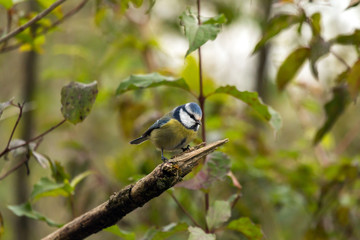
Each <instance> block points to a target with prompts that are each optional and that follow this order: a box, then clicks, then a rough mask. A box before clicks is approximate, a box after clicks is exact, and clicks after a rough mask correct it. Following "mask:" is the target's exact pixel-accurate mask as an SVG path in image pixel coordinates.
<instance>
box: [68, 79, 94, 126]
mask: <svg viewBox="0 0 360 240" xmlns="http://www.w3.org/2000/svg"><path fill="white" fill-rule="evenodd" d="M97 93H98V89H97V82H96V81H94V82H92V83H89V84H84V83H78V82H71V83H69V84H68V85H66V86H64V87H63V88H62V89H61V105H62V107H61V113H62V114H63V116H64V118H65V119H66V120H68V121H70V122H71V123H73V124H76V123H79V122H82V121H84V119H85V118H86V117H87V116H88V115H89V113H90V111H91V107H92V106H93V104H94V102H95V99H96V96H97Z"/></svg>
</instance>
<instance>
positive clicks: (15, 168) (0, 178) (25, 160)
mask: <svg viewBox="0 0 360 240" xmlns="http://www.w3.org/2000/svg"><path fill="white" fill-rule="evenodd" d="M28 160H29V159H27V157H24V159H23V160H21V161H20V162H19V163H18V164H16V165H15V166H14V167H13V168H11V169H10V170H9V171H7V172H6V173H4V174H3V175H2V176H0V181H1V180H3V179H4V178H6V177H7V176H9V175H10V174H11V173H12V172H14V171H16V170H17V169H18V168H20V167H21V166H22V165H23V164H24V163H26V162H27V161H28ZM26 171H27V172H28V169H27V170H26Z"/></svg>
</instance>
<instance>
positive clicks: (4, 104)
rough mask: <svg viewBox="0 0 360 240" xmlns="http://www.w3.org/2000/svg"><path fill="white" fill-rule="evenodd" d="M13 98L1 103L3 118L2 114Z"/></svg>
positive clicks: (0, 113) (0, 110) (0, 108)
mask: <svg viewBox="0 0 360 240" xmlns="http://www.w3.org/2000/svg"><path fill="white" fill-rule="evenodd" d="M13 100H14V98H12V99H10V100H9V101H7V102H2V103H0V118H1V115H2V114H3V112H4V110H5V109H6V108H8V107H9V106H10V105H11V103H12V101H13Z"/></svg>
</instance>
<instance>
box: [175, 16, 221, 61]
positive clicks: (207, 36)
mask: <svg viewBox="0 0 360 240" xmlns="http://www.w3.org/2000/svg"><path fill="white" fill-rule="evenodd" d="M180 21H181V23H180V24H181V25H182V26H183V27H184V29H185V36H186V38H187V39H188V41H189V49H188V50H187V52H186V55H185V57H186V56H187V55H189V54H190V53H192V52H193V51H195V50H196V49H198V48H199V47H201V46H202V45H204V44H205V43H206V42H207V41H209V40H214V39H215V38H216V36H217V35H218V33H219V32H220V30H221V25H222V24H223V23H225V22H226V18H225V16H224V15H223V14H221V15H219V16H216V17H213V18H210V19H208V20H206V21H204V22H203V23H202V24H201V25H198V20H197V17H196V16H195V15H193V14H191V13H190V12H189V13H186V12H184V13H183V14H182V15H181V16H180Z"/></svg>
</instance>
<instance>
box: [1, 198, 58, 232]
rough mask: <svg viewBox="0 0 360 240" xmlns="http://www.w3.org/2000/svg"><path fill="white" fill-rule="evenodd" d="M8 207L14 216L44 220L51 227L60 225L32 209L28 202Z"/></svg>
mask: <svg viewBox="0 0 360 240" xmlns="http://www.w3.org/2000/svg"><path fill="white" fill-rule="evenodd" d="M8 208H9V209H10V210H11V211H12V212H13V213H14V214H15V215H16V216H19V217H21V216H25V217H28V218H32V219H35V220H39V221H43V222H46V223H47V224H48V225H49V226H51V227H61V226H62V224H58V223H55V222H54V221H52V220H51V219H49V218H47V217H45V216H43V215H42V214H41V213H39V212H37V211H35V210H33V209H32V207H31V205H30V203H29V202H26V203H24V204H21V205H16V206H8Z"/></svg>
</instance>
